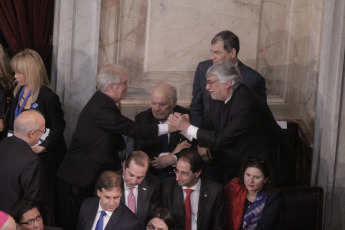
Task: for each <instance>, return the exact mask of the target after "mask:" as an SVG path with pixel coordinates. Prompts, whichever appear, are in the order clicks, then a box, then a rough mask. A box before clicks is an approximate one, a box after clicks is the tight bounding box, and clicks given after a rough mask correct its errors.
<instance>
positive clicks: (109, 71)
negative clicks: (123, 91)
mask: <svg viewBox="0 0 345 230" xmlns="http://www.w3.org/2000/svg"><path fill="white" fill-rule="evenodd" d="M121 74H125V70H124V69H123V67H122V66H119V65H114V64H105V65H104V66H103V67H102V68H101V70H100V71H99V73H98V74H97V77H96V83H97V85H96V89H97V90H98V91H103V92H105V91H106V90H107V87H108V85H109V84H111V83H115V84H118V83H121V77H120V75H121Z"/></svg>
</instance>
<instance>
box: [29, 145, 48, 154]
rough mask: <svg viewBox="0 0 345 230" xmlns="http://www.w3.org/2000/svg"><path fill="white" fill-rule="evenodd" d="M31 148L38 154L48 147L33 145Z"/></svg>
mask: <svg viewBox="0 0 345 230" xmlns="http://www.w3.org/2000/svg"><path fill="white" fill-rule="evenodd" d="M31 149H32V151H34V152H35V153H36V154H40V153H43V152H44V151H46V147H44V146H40V145H34V146H31Z"/></svg>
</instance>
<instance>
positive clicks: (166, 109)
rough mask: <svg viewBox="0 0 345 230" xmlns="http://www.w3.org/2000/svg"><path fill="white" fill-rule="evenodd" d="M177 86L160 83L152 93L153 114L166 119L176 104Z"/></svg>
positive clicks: (160, 118)
mask: <svg viewBox="0 0 345 230" xmlns="http://www.w3.org/2000/svg"><path fill="white" fill-rule="evenodd" d="M176 102H177V94H176V88H175V87H173V86H172V85H169V84H160V85H157V86H156V87H154V88H153V90H152V93H151V108H152V114H153V116H154V117H155V118H156V119H158V120H160V121H165V120H166V119H167V118H168V116H169V114H171V113H172V111H173V110H174V108H175V106H176Z"/></svg>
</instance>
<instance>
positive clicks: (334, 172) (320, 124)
mask: <svg viewBox="0 0 345 230" xmlns="http://www.w3.org/2000/svg"><path fill="white" fill-rule="evenodd" d="M344 15H345V0H327V1H324V12H323V27H322V28H323V29H322V40H321V46H320V47H321V54H320V60H321V61H320V68H319V84H318V88H317V104H316V122H315V136H314V138H315V139H314V140H315V141H314V156H313V171H312V184H313V185H317V186H321V187H323V188H324V192H325V196H324V219H323V228H324V229H345V218H344V213H345V176H344V175H345V92H344V84H345V82H344V80H345V79H344V67H345V65H344V54H345V23H344V22H345V16H344Z"/></svg>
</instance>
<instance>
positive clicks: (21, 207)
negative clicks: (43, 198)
mask: <svg viewBox="0 0 345 230" xmlns="http://www.w3.org/2000/svg"><path fill="white" fill-rule="evenodd" d="M34 208H37V210H38V211H40V209H39V206H38V204H36V203H35V202H33V201H31V200H18V201H17V202H16V203H14V205H13V206H12V209H11V212H10V213H11V216H12V217H13V219H14V221H15V222H16V223H17V224H19V225H20V222H21V221H22V219H23V215H24V214H25V213H26V212H27V211H29V210H31V209H34Z"/></svg>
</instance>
